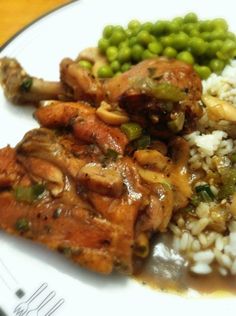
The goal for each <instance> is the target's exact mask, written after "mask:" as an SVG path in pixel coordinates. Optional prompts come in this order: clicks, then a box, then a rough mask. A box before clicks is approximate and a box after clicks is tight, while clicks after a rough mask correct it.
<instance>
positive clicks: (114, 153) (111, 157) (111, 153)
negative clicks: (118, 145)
mask: <svg viewBox="0 0 236 316" xmlns="http://www.w3.org/2000/svg"><path fill="white" fill-rule="evenodd" d="M118 156H119V153H118V152H117V151H115V150H113V149H111V148H108V149H107V152H106V154H105V159H107V160H112V161H116V159H117V158H118Z"/></svg>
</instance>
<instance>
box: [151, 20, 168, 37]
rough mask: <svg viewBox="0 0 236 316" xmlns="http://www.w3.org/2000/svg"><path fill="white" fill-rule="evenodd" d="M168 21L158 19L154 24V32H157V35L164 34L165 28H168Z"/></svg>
mask: <svg viewBox="0 0 236 316" xmlns="http://www.w3.org/2000/svg"><path fill="white" fill-rule="evenodd" d="M166 25H167V23H166V21H161V20H160V21H157V22H156V23H155V24H154V25H153V34H155V35H156V36H158V35H162V34H163V33H164V32H165V30H166Z"/></svg>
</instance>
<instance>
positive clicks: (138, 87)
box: [0, 58, 202, 137]
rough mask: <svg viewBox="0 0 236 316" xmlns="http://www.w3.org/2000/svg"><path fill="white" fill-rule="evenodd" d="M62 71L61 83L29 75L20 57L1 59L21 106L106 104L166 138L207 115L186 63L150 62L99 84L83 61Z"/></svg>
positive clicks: (10, 93)
mask: <svg viewBox="0 0 236 316" xmlns="http://www.w3.org/2000/svg"><path fill="white" fill-rule="evenodd" d="M60 72H61V83H49V82H46V81H45V82H44V81H42V80H41V79H36V78H33V77H29V76H28V75H27V74H26V72H25V71H24V70H23V69H22V68H21V66H20V65H19V64H18V63H17V62H16V61H15V60H14V59H9V58H3V59H1V60H0V78H1V79H0V81H1V83H2V85H3V88H4V91H5V94H6V96H7V97H8V98H9V99H10V100H12V101H13V102H15V103H25V102H31V103H38V102H39V101H41V100H45V99H62V98H64V99H66V100H68V99H73V100H76V101H88V102H90V103H91V104H92V105H95V106H97V107H98V106H100V103H101V101H106V102H107V103H108V104H109V105H111V107H114V109H115V108H116V107H117V106H119V107H121V108H123V109H125V110H126V111H127V112H128V113H130V114H131V115H132V120H134V121H138V122H141V123H142V124H143V125H144V126H145V127H148V128H149V129H151V130H152V128H153V129H154V132H156V135H158V136H162V137H169V136H171V134H173V132H174V133H177V132H180V131H181V130H182V129H183V128H189V127H192V125H194V120H195V119H196V118H198V117H200V116H201V115H202V110H201V107H200V105H199V103H198V102H199V100H200V98H201V92H202V86H201V80H200V78H199V77H198V75H197V74H196V72H195V71H194V70H193V68H192V66H190V65H188V64H186V63H184V62H181V61H177V60H167V59H165V58H154V59H149V60H145V61H143V62H141V63H139V64H137V65H135V66H133V67H132V68H131V69H130V70H129V71H127V72H125V73H123V74H121V75H120V76H117V77H114V78H111V79H106V80H99V79H98V78H96V77H94V75H93V74H92V73H91V72H90V71H88V70H86V69H84V68H83V67H81V66H80V65H79V63H78V60H76V61H73V60H71V59H69V58H65V59H64V60H62V62H61V65H60ZM150 124H151V125H152V126H151V127H152V128H150ZM154 132H153V133H154Z"/></svg>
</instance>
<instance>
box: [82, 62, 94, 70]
mask: <svg viewBox="0 0 236 316" xmlns="http://www.w3.org/2000/svg"><path fill="white" fill-rule="evenodd" d="M79 65H80V66H81V67H82V68H85V69H88V70H91V69H92V64H91V63H90V62H89V61H88V60H80V61H79Z"/></svg>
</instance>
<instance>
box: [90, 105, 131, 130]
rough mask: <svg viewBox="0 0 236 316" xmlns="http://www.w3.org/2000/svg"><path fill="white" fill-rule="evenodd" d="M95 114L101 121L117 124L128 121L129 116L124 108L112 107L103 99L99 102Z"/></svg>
mask: <svg viewBox="0 0 236 316" xmlns="http://www.w3.org/2000/svg"><path fill="white" fill-rule="evenodd" d="M96 114H97V116H98V117H99V118H100V119H101V120H102V121H103V122H105V123H107V124H110V125H117V126H118V125H121V124H123V123H126V122H128V121H129V117H128V115H127V113H126V112H125V111H124V110H122V109H114V108H112V107H111V105H110V104H108V103H107V102H105V101H102V102H101V105H100V107H99V108H98V109H97V110H96Z"/></svg>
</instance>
